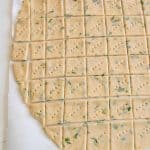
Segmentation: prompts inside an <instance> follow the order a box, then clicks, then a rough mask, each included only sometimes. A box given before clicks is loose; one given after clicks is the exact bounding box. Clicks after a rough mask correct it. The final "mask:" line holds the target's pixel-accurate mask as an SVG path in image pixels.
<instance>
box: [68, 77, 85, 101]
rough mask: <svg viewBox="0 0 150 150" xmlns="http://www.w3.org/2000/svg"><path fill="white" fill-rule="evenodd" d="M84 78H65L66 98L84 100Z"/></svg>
mask: <svg viewBox="0 0 150 150" xmlns="http://www.w3.org/2000/svg"><path fill="white" fill-rule="evenodd" d="M86 84H87V83H86V78H85V77H68V78H66V91H65V96H66V98H84V97H86V86H87V85H86Z"/></svg>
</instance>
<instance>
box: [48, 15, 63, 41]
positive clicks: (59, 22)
mask: <svg viewBox="0 0 150 150" xmlns="http://www.w3.org/2000/svg"><path fill="white" fill-rule="evenodd" d="M46 28H47V29H46V30H47V32H46V39H47V40H52V39H63V38H64V29H65V27H64V18H63V17H56V18H52V17H51V18H47V25H46Z"/></svg>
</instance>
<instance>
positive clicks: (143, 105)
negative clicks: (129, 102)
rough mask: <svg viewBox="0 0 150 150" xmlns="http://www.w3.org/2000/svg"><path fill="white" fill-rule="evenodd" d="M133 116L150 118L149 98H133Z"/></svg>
mask: <svg viewBox="0 0 150 150" xmlns="http://www.w3.org/2000/svg"><path fill="white" fill-rule="evenodd" d="M133 106H134V117H135V118H136V119H139V118H149V119H150V111H149V110H150V98H141V99H140V98H134V99H133Z"/></svg>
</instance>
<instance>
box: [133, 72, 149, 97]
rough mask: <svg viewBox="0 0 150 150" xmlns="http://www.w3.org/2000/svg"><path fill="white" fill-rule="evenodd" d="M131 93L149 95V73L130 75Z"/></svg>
mask: <svg viewBox="0 0 150 150" xmlns="http://www.w3.org/2000/svg"><path fill="white" fill-rule="evenodd" d="M131 85H132V94H133V95H150V92H149V89H150V76H149V75H132V76H131Z"/></svg>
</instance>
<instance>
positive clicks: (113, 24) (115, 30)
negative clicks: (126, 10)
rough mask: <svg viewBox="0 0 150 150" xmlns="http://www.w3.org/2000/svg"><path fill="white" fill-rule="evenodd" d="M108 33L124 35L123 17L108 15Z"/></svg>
mask: <svg viewBox="0 0 150 150" xmlns="http://www.w3.org/2000/svg"><path fill="white" fill-rule="evenodd" d="M106 19H107V35H109V36H111V35H124V34H125V31H124V24H123V17H122V16H121V17H120V16H107V18H106Z"/></svg>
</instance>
